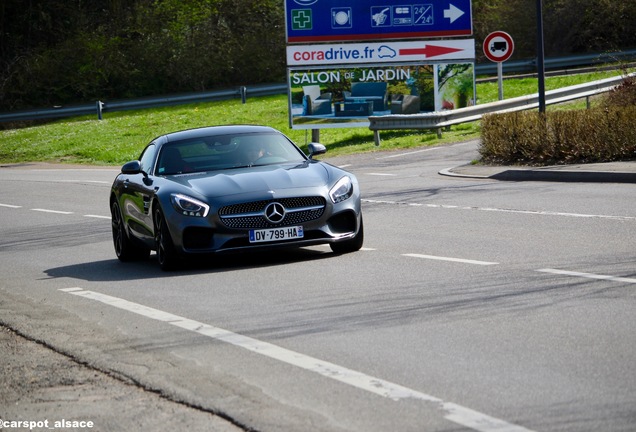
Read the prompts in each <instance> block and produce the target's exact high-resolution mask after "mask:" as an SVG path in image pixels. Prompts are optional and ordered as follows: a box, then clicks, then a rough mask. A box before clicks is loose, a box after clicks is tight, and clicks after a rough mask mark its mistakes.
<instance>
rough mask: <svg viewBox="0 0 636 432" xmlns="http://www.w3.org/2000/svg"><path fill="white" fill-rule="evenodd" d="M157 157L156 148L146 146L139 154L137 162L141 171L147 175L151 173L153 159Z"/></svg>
mask: <svg viewBox="0 0 636 432" xmlns="http://www.w3.org/2000/svg"><path fill="white" fill-rule="evenodd" d="M156 155H157V148H156V146H155V145H154V144H150V145H148V147H146V149H145V150H144V152H143V153H142V154H141V158H140V159H139V162H140V163H141V169H142V170H144V172H147V173H148V174H151V173H152V169H153V168H154V166H155V159H156Z"/></svg>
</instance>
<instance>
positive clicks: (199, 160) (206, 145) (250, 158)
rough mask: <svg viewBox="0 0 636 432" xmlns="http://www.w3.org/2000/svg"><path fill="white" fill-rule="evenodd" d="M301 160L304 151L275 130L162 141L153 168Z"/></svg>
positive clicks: (182, 170)
mask: <svg viewBox="0 0 636 432" xmlns="http://www.w3.org/2000/svg"><path fill="white" fill-rule="evenodd" d="M305 160H306V157H305V155H303V154H302V152H300V150H298V148H297V147H296V146H294V145H293V144H292V143H291V142H290V141H289V140H288V139H287V138H286V137H285V136H283V135H281V134H278V133H271V134H270V133H257V134H256V133H251V134H234V135H217V136H205V137H197V138H192V139H187V140H182V141H175V142H170V143H168V144H165V145H164V146H163V147H162V149H161V152H160V154H159V162H158V164H157V170H156V172H157V174H158V175H173V174H186V173H194V172H204V171H216V170H225V169H235V168H243V167H251V166H261V165H274V164H282V163H302V162H304V161H305Z"/></svg>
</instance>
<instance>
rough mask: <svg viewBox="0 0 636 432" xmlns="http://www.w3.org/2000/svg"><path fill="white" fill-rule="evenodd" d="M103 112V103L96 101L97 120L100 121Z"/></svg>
mask: <svg viewBox="0 0 636 432" xmlns="http://www.w3.org/2000/svg"><path fill="white" fill-rule="evenodd" d="M103 110H104V102H102V101H97V120H101V119H102V111H103Z"/></svg>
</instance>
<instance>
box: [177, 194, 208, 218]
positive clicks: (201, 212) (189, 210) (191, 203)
mask: <svg viewBox="0 0 636 432" xmlns="http://www.w3.org/2000/svg"><path fill="white" fill-rule="evenodd" d="M171 198H172V205H173V206H174V208H175V209H176V210H177V211H178V212H179V213H181V214H182V215H184V216H196V217H206V216H207V215H208V212H209V211H210V206H209V205H207V204H206V203H204V202H201V201H199V200H197V199H194V198H192V197H189V196H187V195H181V194H173V195H171Z"/></svg>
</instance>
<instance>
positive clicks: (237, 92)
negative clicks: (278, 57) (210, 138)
mask: <svg viewBox="0 0 636 432" xmlns="http://www.w3.org/2000/svg"><path fill="white" fill-rule="evenodd" d="M286 92H287V84H267V85H260V86H251V87H238V88H236V89H231V90H218V91H210V92H199V93H191V94H185V95H176V96H161V97H150V98H142V99H131V100H122V101H107V102H102V101H97V102H96V103H90V104H83V105H75V106H70V107H54V108H44V109H39V110H28V111H16V112H10V113H3V114H0V122H17V121H25V120H42V119H52V118H62V117H75V116H83V115H91V114H95V115H97V118H98V119H100V120H101V118H102V114H103V113H104V112H117V111H126V110H134V109H146V108H157V107H162V106H172V105H182V104H188V103H197V102H212V101H221V100H228V99H237V98H241V99H242V100H243V102H244V103H245V101H246V100H247V97H259V96H272V95H279V94H283V93H286Z"/></svg>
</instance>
